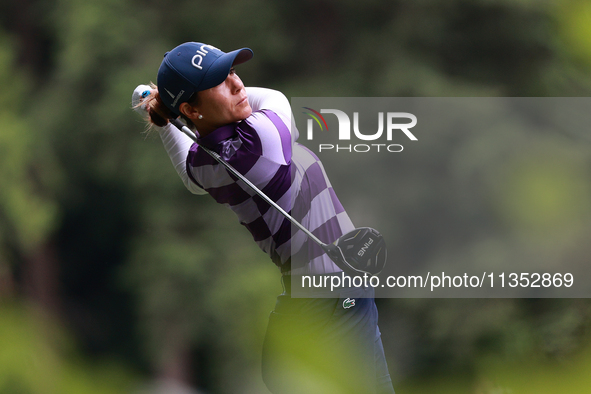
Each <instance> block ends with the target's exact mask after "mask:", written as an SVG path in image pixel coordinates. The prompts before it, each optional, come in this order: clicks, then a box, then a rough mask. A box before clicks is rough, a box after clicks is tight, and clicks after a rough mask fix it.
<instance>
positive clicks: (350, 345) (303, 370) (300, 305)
mask: <svg viewBox="0 0 591 394" xmlns="http://www.w3.org/2000/svg"><path fill="white" fill-rule="evenodd" d="M373 294H374V293H373V289H372V288H347V289H342V290H341V291H340V292H339V294H338V297H339V298H338V299H337V298H291V294H290V293H289V291H284V293H283V294H281V295H280V296H279V297H277V304H276V306H275V310H274V311H273V312H271V315H270V316H269V325H268V327H267V335H266V337H265V343H264V345H263V365H262V372H263V380H264V381H265V384H266V385H267V387H268V389H269V390H270V391H271V392H272V393H273V394H288V393H289V394H296V393H298V394H299V393H302V394H303V393H306V394H313V393H322V394H349V393H350V394H366V393H367V394H393V393H394V389H393V388H392V381H391V379H390V374H389V373H388V367H387V364H386V359H385V357H384V348H383V346H382V340H381V337H380V331H379V328H378V325H377V321H378V312H377V308H376V305H375V302H374V298H373ZM347 299H349V300H348V301H346V300H347ZM351 300H354V301H353V302H352V301H351Z"/></svg>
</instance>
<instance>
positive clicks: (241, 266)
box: [0, 0, 591, 394]
mask: <svg viewBox="0 0 591 394" xmlns="http://www.w3.org/2000/svg"><path fill="white" fill-rule="evenodd" d="M193 40H195V41H203V42H208V43H211V44H213V45H215V46H217V47H219V48H222V49H225V50H231V49H236V48H239V47H242V46H248V47H250V48H252V49H253V50H254V52H255V58H254V60H253V61H252V62H250V63H249V64H248V66H243V67H241V68H240V70H239V74H240V76H241V77H242V79H243V80H244V81H245V84H246V85H247V86H265V87H270V88H275V89H278V90H281V91H283V92H284V93H285V94H286V96H287V97H296V96H300V97H302V96H352V97H363V96H368V97H369V96H386V97H405V96H411V97H412V96H419V97H423V96H425V97H429V96H475V97H477V96H523V97H528V96H535V97H543V96H551V97H556V96H589V93H590V92H591V3H589V2H588V1H583V0H564V1H560V0H554V1H552V0H547V1H544V0H471V1H470V0H366V1H363V2H361V1H353V0H341V1H336V0H334V1H333V0H320V1H309V0H304V1H271V0H246V1H225V0H215V1H213V0H211V1H203V0H193V1H185V0H178V1H168V0H165V1H156V0H144V1H137V0H134V1H131V0H100V1H99V0H20V1H9V0H2V1H1V2H0V86H1V88H0V130H1V131H0V393H1V394H70V393H85V394H86V393H92V394H95V393H96V394H102V393H144V394H148V393H150V394H152V393H170V394H175V393H179V394H180V393H191V392H198V393H220V394H221V393H264V392H266V391H265V388H264V386H263V383H262V381H261V378H260V366H259V364H260V348H261V345H262V340H263V335H264V331H265V327H266V323H267V316H268V313H269V312H270V311H271V310H272V308H273V306H274V302H275V297H276V296H277V294H278V293H279V292H280V291H281V285H280V282H279V274H278V272H277V270H276V268H275V267H274V266H273V265H272V264H271V262H270V261H269V259H268V258H267V257H266V255H264V254H263V253H262V252H260V251H259V250H258V249H257V248H256V247H255V245H254V243H253V242H252V241H251V240H250V236H249V234H248V233H247V232H246V230H245V229H244V228H242V227H241V226H239V225H238V224H237V222H236V220H235V218H234V216H233V215H232V213H231V212H230V211H229V210H227V209H224V208H223V207H220V206H217V205H216V204H214V203H213V201H212V199H210V198H208V197H195V196H193V195H191V194H190V193H189V192H187V191H186V190H185V189H184V186H183V185H182V183H181V182H180V181H179V180H178V177H177V176H176V174H175V172H174V169H173V168H172V166H171V165H170V161H169V159H168V157H167V156H166V154H165V152H164V150H163V149H162V146H161V143H160V140H159V138H158V137H157V135H155V134H152V135H147V136H146V135H145V134H142V132H143V130H144V124H143V123H142V122H141V120H140V119H139V118H138V117H137V115H135V114H134V113H133V112H132V111H131V110H130V97H131V92H132V91H133V89H134V88H135V86H136V85H138V84H139V83H146V82H149V81H154V82H155V79H156V71H157V68H158V66H159V64H160V61H161V58H162V55H163V54H164V52H165V51H167V50H169V49H171V48H172V47H174V46H176V45H178V44H179V43H181V42H184V41H193ZM589 141H590V139H589V130H587V129H585V130H577V132H576V133H575V134H573V135H558V134H556V135H553V134H548V133H540V135H539V136H536V135H530V136H526V137H523V138H522V140H520V141H518V142H517V143H516V144H515V146H513V147H511V149H509V148H507V146H505V145H501V144H499V143H495V141H494V140H492V141H491V140H483V138H480V137H479V136H478V135H474V136H473V138H467V139H462V140H455V141H453V144H454V147H455V148H454V149H453V150H452V151H449V150H447V151H446V150H444V149H441V147H438V146H432V147H424V148H423V149H422V151H421V152H422V154H421V155H415V156H410V155H407V156H403V158H402V159H401V166H405V168H414V169H416V170H414V171H411V172H407V173H406V177H404V178H401V179H397V180H396V181H397V183H398V185H399V186H400V189H399V191H398V193H399V194H397V195H395V196H393V198H395V200H396V204H395V208H393V209H392V211H390V212H387V216H386V217H387V218H388V223H391V226H393V228H392V229H388V228H386V229H383V228H382V227H380V229H381V230H384V232H391V233H395V234H400V235H401V239H396V240H391V241H390V240H389V242H392V244H393V245H397V246H399V247H400V249H399V252H400V254H401V255H403V256H404V258H405V259H408V260H409V261H415V260H416V261H426V260H429V261H437V260H442V261H445V260H447V259H453V258H463V259H469V258H472V257H474V256H478V257H479V258H486V257H487V256H489V254H490V256H491V258H495V256H504V258H509V259H515V261H516V264H518V263H519V261H520V259H528V258H532V259H533V258H538V257H539V256H540V255H543V256H545V257H546V258H555V259H557V260H560V259H569V261H572V260H575V261H578V262H580V264H586V263H588V262H589V260H590V259H589V256H590V255H591V245H590V244H589V233H590V231H589V230H590V220H589V219H590V210H589V201H590V200H589V198H590V192H589V190H591V177H590V175H591V174H590V170H591V166H590V164H591V145H590V144H589ZM450 143H452V142H451V141H450ZM450 152H451V153H450ZM499 162H502V163H503V165H502V166H500V167H499V166H498V165H496V164H497V163H499ZM556 163H558V165H556ZM442 172H446V174H447V175H448V176H449V177H451V179H454V180H455V181H454V182H452V183H450V182H444V181H443V180H444V179H449V178H442ZM333 184H335V187H336V188H337V190H339V189H346V188H347V183H346V179H343V180H341V179H339V178H338V177H336V179H333ZM491 185H494V186H495V187H493V186H491ZM496 186H499V187H496ZM491 189H493V190H494V193H489V191H491ZM458 199H461V202H462V203H457V200H458ZM454 202H455V203H454ZM475 228H478V229H479V230H480V232H479V233H478V234H480V235H483V236H481V237H476V236H472V235H474V231H473V230H474V229H475ZM378 304H379V308H380V327H381V330H382V333H383V341H384V345H385V347H386V354H387V358H388V362H389V364H390V370H391V373H392V377H393V380H394V382H395V388H396V392H397V393H398V394H406V393H408V394H411V393H470V394H509V393H511V394H518V393H538V394H539V393H558V392H561V393H563V392H567V393H589V392H591V389H589V388H590V387H591V378H590V377H589V376H590V374H589V370H590V369H591V343H589V339H591V333H590V327H591V302H589V300H587V299H502V300H496V299H463V300H457V299H449V300H436V299H380V300H378ZM191 390H192V391H191Z"/></svg>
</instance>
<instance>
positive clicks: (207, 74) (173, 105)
mask: <svg viewBox="0 0 591 394" xmlns="http://www.w3.org/2000/svg"><path fill="white" fill-rule="evenodd" d="M252 56H253V52H252V50H251V49H250V48H242V49H237V50H235V51H232V52H228V53H225V52H222V51H220V50H219V49H217V48H216V47H214V46H212V45H208V44H203V43H200V42H186V43H184V44H181V45H179V46H178V47H176V48H174V49H173V50H171V51H170V52H166V53H165V54H164V59H163V60H162V64H161V65H160V69H159V70H158V91H159V93H160V97H161V98H162V101H163V102H164V104H165V105H166V106H167V107H168V109H170V110H171V111H172V112H174V113H175V114H177V115H178V114H179V113H180V112H179V106H180V105H181V103H184V102H186V101H188V100H189V99H190V98H191V96H193V94H194V93H195V92H199V91H201V90H206V89H210V88H213V87H215V86H217V85H219V84H220V83H222V82H224V80H225V79H226V78H227V77H228V74H229V73H230V69H231V68H232V66H234V65H236V64H240V63H244V62H246V61H248V60H250V59H251V58H252Z"/></svg>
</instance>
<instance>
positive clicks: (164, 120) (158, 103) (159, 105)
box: [145, 83, 198, 129]
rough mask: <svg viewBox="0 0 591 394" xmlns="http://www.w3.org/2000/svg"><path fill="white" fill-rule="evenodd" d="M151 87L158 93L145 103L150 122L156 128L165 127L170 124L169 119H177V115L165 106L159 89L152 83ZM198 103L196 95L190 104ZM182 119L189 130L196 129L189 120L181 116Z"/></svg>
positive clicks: (149, 97) (148, 98)
mask: <svg viewBox="0 0 591 394" xmlns="http://www.w3.org/2000/svg"><path fill="white" fill-rule="evenodd" d="M150 87H151V88H152V89H155V90H156V93H155V94H151V95H150V96H148V97H147V98H146V101H145V104H146V109H147V111H148V121H149V122H150V123H151V124H153V125H155V126H159V127H164V126H166V125H167V124H168V121H169V119H175V118H176V117H177V115H176V114H175V113H174V112H172V111H171V110H170V109H168V107H166V105H164V102H163V101H162V98H161V97H160V92H158V87H157V86H156V85H155V84H154V83H150ZM197 102H198V96H197V94H195V97H194V98H193V99H192V100H190V101H189V104H191V105H197ZM181 118H182V119H183V120H184V121H185V123H186V124H187V125H188V126H189V128H192V129H194V127H195V126H194V125H193V122H191V120H189V118H187V117H186V116H185V115H183V114H181Z"/></svg>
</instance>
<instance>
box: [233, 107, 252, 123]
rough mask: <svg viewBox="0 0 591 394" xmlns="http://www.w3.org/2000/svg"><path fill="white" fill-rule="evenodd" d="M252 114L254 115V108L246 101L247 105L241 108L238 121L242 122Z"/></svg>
mask: <svg viewBox="0 0 591 394" xmlns="http://www.w3.org/2000/svg"><path fill="white" fill-rule="evenodd" d="M250 115H252V108H250V104H248V103H246V106H245V107H244V108H242V109H241V111H240V114H239V117H238V120H237V121H238V122H241V121H243V120H244V119H246V118H248V117H249V116H250Z"/></svg>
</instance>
